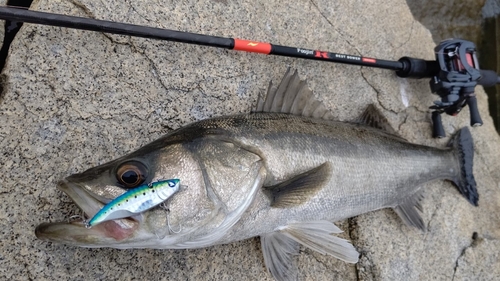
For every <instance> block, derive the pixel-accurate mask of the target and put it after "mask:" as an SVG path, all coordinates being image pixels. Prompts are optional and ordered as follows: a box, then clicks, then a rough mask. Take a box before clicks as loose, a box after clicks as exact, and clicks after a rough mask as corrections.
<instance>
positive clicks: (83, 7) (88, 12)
mask: <svg viewBox="0 0 500 281" xmlns="http://www.w3.org/2000/svg"><path fill="white" fill-rule="evenodd" d="M69 2H70V3H72V4H73V5H75V6H77V7H78V8H80V10H82V11H83V12H84V13H85V14H86V15H87V16H88V17H90V18H93V19H95V15H94V13H92V12H91V11H90V9H89V8H87V6H85V5H84V4H82V3H81V2H80V1H78V0H69Z"/></svg>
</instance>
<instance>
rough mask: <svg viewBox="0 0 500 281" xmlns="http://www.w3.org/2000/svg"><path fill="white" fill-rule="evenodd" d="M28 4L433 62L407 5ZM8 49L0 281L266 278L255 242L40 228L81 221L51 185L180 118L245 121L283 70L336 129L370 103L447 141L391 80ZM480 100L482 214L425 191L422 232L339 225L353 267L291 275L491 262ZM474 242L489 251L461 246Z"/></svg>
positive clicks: (137, 46) (0, 136)
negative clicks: (173, 240) (239, 117)
mask: <svg viewBox="0 0 500 281" xmlns="http://www.w3.org/2000/svg"><path fill="white" fill-rule="evenodd" d="M32 9H35V10H42V11H50V12H54V13H62V14H70V15H76V16H85V17H93V18H99V19H107V20H114V21H122V22H129V23H134V24H141V25H148V26H156V27H163V28H169V29H174V30H182V31H190V32H198V33H203V34H210V35H218V36H227V37H239V38H245V39H254V40H261V41H269V42H272V43H275V44H280V45H290V46H300V47H304V48H311V49H320V50H329V51H334V52H338V53H345V54H354V55H363V56H367V57H376V58H382V59H388V60H397V59H399V58H400V57H402V56H405V55H407V56H412V57H419V58H424V59H433V48H434V43H433V41H432V38H431V35H430V33H429V31H428V30H427V29H425V28H424V27H423V26H422V25H421V24H420V23H419V22H418V21H416V20H414V19H413V17H412V14H411V13H410V10H409V8H408V6H407V4H406V2H405V1H402V0H390V1H385V2H380V1H374V0H370V1H358V2H352V1H345V0H343V1H326V0H314V1H307V2H294V3H293V5H292V4H289V3H288V2H283V1H264V0H258V1H225V0H201V1H194V0H181V1H160V2H158V1H154V2H146V1H135V2H129V1H114V0H112V1H91V0H80V1H47V0H39V1H37V2H35V3H34V7H32ZM396 23H397V24H396ZM13 44H14V46H15V48H13V49H12V50H13V51H12V52H11V54H10V57H9V60H8V63H7V65H6V68H5V70H4V74H5V75H6V76H7V78H8V81H7V82H8V83H6V84H5V85H4V86H5V89H6V91H5V95H4V97H3V101H2V103H1V104H0V122H1V124H2V125H1V126H0V152H1V155H2V165H1V166H0V172H1V174H2V180H1V181H0V200H1V201H2V202H3V203H2V204H1V207H0V228H1V229H2V230H1V232H0V233H1V234H0V241H2V243H1V244H0V279H12V278H15V279H19V280H28V279H49V278H50V279H52V280H68V279H94V280H105V279H106V280H107V279H118V278H119V279H125V280H128V279H142V278H148V279H151V280H156V279H169V280H170V279H172V280H184V279H190V280H271V276H270V275H269V274H268V273H267V272H266V270H265V267H264V263H263V258H262V254H261V252H260V245H259V242H258V239H251V240H248V241H242V242H239V243H233V244H230V245H221V246H216V247H210V248H206V249H197V250H186V251H181V250H163V251H158V250H126V251H123V250H122V251H120V250H112V249H82V248H74V247H69V246H64V245H57V244H52V243H46V242H43V241H39V240H37V239H36V238H35V236H34V228H35V226H36V225H38V224H39V223H41V222H44V221H56V220H64V219H67V218H69V217H70V216H71V215H74V214H77V208H76V207H75V206H73V204H72V203H71V202H70V200H69V199H68V198H67V197H66V196H65V195H64V194H62V193H61V192H59V191H58V190H56V188H55V184H56V182H57V181H58V180H59V179H61V178H63V177H65V176H67V175H69V174H72V173H75V172H81V171H84V170H85V169H87V168H89V167H92V166H95V165H99V164H102V163H104V162H107V161H109V160H112V159H115V158H117V157H119V156H122V155H124V154H126V153H128V152H131V151H132V150H135V149H137V148H139V147H140V146H142V145H144V144H146V143H148V142H150V141H152V140H154V139H156V138H157V137H159V136H160V135H162V134H164V133H166V132H168V131H169V130H171V129H175V128H178V127H180V126H182V125H185V124H187V123H189V122H192V121H195V120H200V119H204V118H208V117H213V116H221V115H227V114H235V113H243V112H248V111H249V109H250V108H251V107H252V106H253V105H254V104H255V102H256V100H257V96H258V94H259V93H261V92H263V91H264V90H265V89H266V86H267V84H268V82H269V80H270V79H273V80H275V81H277V80H278V79H280V78H281V76H282V75H283V73H284V71H285V70H286V68H287V67H288V66H291V67H294V68H297V69H298V70H299V72H300V74H301V76H302V77H307V78H308V81H309V86H310V88H311V89H312V90H313V91H314V92H315V94H316V95H318V96H319V97H320V98H321V99H323V100H324V101H325V103H326V104H327V105H328V106H329V107H330V108H332V109H333V111H334V113H335V115H336V117H337V118H338V119H340V120H344V121H345V120H353V119H354V118H356V117H357V116H358V115H359V114H360V113H361V112H362V111H363V109H364V108H365V107H366V106H367V105H368V104H370V103H375V104H376V105H377V107H378V108H381V109H382V112H383V113H384V114H385V115H386V116H387V118H388V119H389V122H390V124H391V125H392V126H393V127H394V128H395V129H397V131H398V132H399V133H400V134H401V135H402V136H403V137H405V138H407V139H408V140H410V141H412V142H416V143H421V144H426V145H432V146H441V147H442V146H444V145H445V144H446V142H447V140H448V138H446V139H442V140H435V139H432V138H431V130H430V129H431V126H430V114H429V110H428V106H429V105H431V104H432V101H433V100H435V99H437V97H436V96H433V95H431V94H430V90H429V88H428V81H427V80H405V79H400V78H397V77H396V75H395V74H394V73H393V72H391V71H388V70H379V69H370V68H365V67H358V66H352V65H342V64H331V63H322V62H317V61H306V60H300V59H292V58H285V57H273V56H264V55H258V54H248V53H239V52H236V51H228V50H222V49H215V48H210V47H202V46H194V45H186V44H180V43H172V42H162V41H155V40H146V39H141V38H129V37H126V36H116V35H109V34H102V33H96V32H88V31H78V30H70V29H65V28H57V27H47V26H40V25H32V24H26V25H25V26H24V27H23V28H22V30H21V32H20V33H19V34H18V37H17V39H16V40H15V42H14V43H13ZM477 94H478V99H479V108H480V111H481V113H482V117H483V120H484V125H483V126H482V127H480V128H474V129H471V131H472V133H473V136H474V140H475V148H476V157H475V159H474V164H475V174H476V181H477V183H478V188H479V192H480V203H479V204H480V205H479V207H478V208H476V207H473V206H471V205H470V204H469V203H467V201H466V200H464V199H463V198H462V196H460V195H459V194H458V192H457V191H456V189H455V188H454V187H453V186H452V185H451V184H449V183H446V182H442V181H438V182H435V183H432V184H428V185H427V186H426V190H427V192H426V194H427V198H426V199H425V201H424V208H425V210H424V213H423V218H424V221H425V222H426V223H427V226H428V231H427V232H426V233H422V232H420V231H418V230H417V229H412V228H408V227H406V226H405V225H404V224H403V223H402V222H401V220H400V219H399V218H397V217H396V215H395V214H394V212H393V211H392V210H380V211H376V212H372V213H369V214H365V215H361V216H359V217H356V218H353V219H350V220H348V221H344V222H339V223H338V225H339V227H340V228H341V229H344V230H345V231H346V233H345V237H346V238H349V237H350V239H352V240H353V244H354V245H355V247H356V248H357V249H358V250H359V252H360V253H361V259H360V262H359V263H358V264H357V265H356V266H354V265H349V264H346V263H344V262H342V261H339V260H337V259H335V258H333V257H329V256H322V255H319V254H316V253H313V252H311V251H309V250H304V249H302V251H301V253H300V255H298V256H297V257H296V261H297V264H299V267H300V273H299V274H300V278H301V280H311V279H317V280H324V279H326V280H356V279H363V280H409V279H422V280H427V279H431V278H439V279H445V278H447V279H449V278H452V277H453V276H455V277H457V278H458V277H462V276H464V278H466V277H467V276H474V275H472V273H471V272H473V273H476V272H478V273H480V272H486V271H487V270H489V269H490V268H492V267H494V265H493V264H491V263H495V262H496V263H497V265H498V259H495V255H494V253H493V252H498V251H499V250H500V246H499V245H498V243H497V241H498V239H499V238H500V225H499V224H500V221H499V220H498V218H497V215H496V214H497V213H498V210H499V207H500V206H499V205H500V189H499V183H500V175H499V174H498V172H497V171H498V170H499V169H500V163H499V162H498V159H499V157H500V140H499V137H498V134H497V133H496V132H495V129H494V127H493V124H492V120H491V118H490V117H489V116H488V110H487V100H486V95H485V94H484V92H483V90H482V89H481V88H480V87H479V88H478V89H477ZM443 119H444V124H445V129H446V131H447V134H448V136H449V135H451V133H453V132H454V131H456V130H457V129H458V128H461V127H463V126H468V123H469V114H468V112H467V111H464V112H462V113H460V114H459V116H457V117H449V116H446V117H444V118H443ZM473 233H477V236H478V237H480V239H483V238H484V239H485V240H484V241H486V242H482V243H483V244H480V243H479V244H478V245H477V246H475V247H471V244H473V243H476V242H474V241H473V240H474V239H473ZM464 250H465V251H464ZM487 250H489V252H488V251H487ZM483 257H485V258H487V259H489V260H490V261H491V263H483V262H481V258H483ZM457 265H458V266H457ZM485 274H486V273H485ZM488 274H489V273H488ZM492 274H495V271H493V273H492ZM481 276H485V278H488V276H494V275H481Z"/></svg>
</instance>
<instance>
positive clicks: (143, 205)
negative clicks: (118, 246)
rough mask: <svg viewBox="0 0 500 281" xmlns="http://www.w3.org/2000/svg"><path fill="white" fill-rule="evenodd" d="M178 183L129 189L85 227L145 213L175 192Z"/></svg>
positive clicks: (155, 183)
mask: <svg viewBox="0 0 500 281" xmlns="http://www.w3.org/2000/svg"><path fill="white" fill-rule="evenodd" d="M179 183H180V180H179V179H171V180H164V181H157V182H154V183H150V184H143V185H140V186H138V187H136V188H134V189H131V190H129V191H127V192H125V193H124V194H122V195H120V196H118V197H117V198H116V199H114V200H112V201H111V202H109V203H108V204H106V205H105V206H104V207H103V208H102V209H101V210H100V211H99V212H97V214H95V216H94V217H93V218H92V219H91V220H90V221H88V222H87V224H86V226H87V227H88V228H89V227H92V226H94V225H96V224H99V223H101V222H104V221H108V220H115V219H121V218H125V217H130V216H133V215H136V214H140V213H142V212H144V211H147V210H149V209H151V208H153V207H155V206H157V205H159V204H161V203H162V202H164V201H165V200H167V199H168V198H169V197H170V196H172V195H173V194H174V193H175V192H177V191H178V190H179Z"/></svg>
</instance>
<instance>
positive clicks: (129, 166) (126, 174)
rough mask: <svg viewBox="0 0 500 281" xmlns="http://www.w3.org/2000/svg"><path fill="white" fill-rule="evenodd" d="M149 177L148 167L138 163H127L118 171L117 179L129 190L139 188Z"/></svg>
mask: <svg viewBox="0 0 500 281" xmlns="http://www.w3.org/2000/svg"><path fill="white" fill-rule="evenodd" d="M147 176H148V174H147V169H146V166H144V165H143V164H142V163H140V162H138V161H130V162H125V163H123V164H121V165H120V166H119V167H118V169H117V170H116V179H117V180H118V182H119V183H120V184H122V185H124V186H125V187H128V188H133V187H137V186H139V185H140V184H142V183H143V182H144V181H145V180H146V177H147Z"/></svg>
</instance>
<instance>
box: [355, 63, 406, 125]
mask: <svg viewBox="0 0 500 281" xmlns="http://www.w3.org/2000/svg"><path fill="white" fill-rule="evenodd" d="M359 72H360V73H361V77H363V80H365V82H366V83H367V84H368V85H369V86H370V87H371V88H372V89H373V90H374V91H375V93H376V94H377V102H378V104H379V105H380V107H382V108H383V109H385V110H387V111H389V112H392V113H394V114H396V115H397V114H399V112H396V111H394V110H392V109H390V108H387V107H386V106H385V105H383V104H382V102H381V101H380V95H381V93H380V91H379V90H377V88H375V87H374V86H373V85H372V84H371V83H370V82H369V81H368V79H367V78H366V77H365V74H364V73H363V71H362V69H360V71H359Z"/></svg>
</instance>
